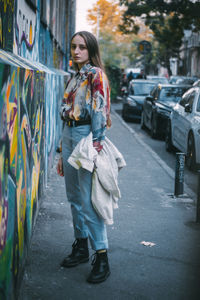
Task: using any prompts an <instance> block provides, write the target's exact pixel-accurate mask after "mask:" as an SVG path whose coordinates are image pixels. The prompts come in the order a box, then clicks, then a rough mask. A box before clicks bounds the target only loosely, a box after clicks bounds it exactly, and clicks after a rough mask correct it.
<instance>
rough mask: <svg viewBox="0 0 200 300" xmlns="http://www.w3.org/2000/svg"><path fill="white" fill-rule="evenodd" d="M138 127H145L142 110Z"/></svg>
mask: <svg viewBox="0 0 200 300" xmlns="http://www.w3.org/2000/svg"><path fill="white" fill-rule="evenodd" d="M140 127H141V129H145V128H146V126H145V123H144V112H142V114H141V123H140Z"/></svg>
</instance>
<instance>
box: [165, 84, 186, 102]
mask: <svg viewBox="0 0 200 300" xmlns="http://www.w3.org/2000/svg"><path fill="white" fill-rule="evenodd" d="M187 89H188V87H185V88H183V87H166V88H162V89H161V91H160V95H159V101H174V102H178V101H179V100H180V99H181V97H182V95H183V94H184V93H185V91H186V90H187Z"/></svg>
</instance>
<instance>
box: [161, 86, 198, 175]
mask: <svg viewBox="0 0 200 300" xmlns="http://www.w3.org/2000/svg"><path fill="white" fill-rule="evenodd" d="M165 143H166V150H167V151H171V150H172V149H173V147H175V148H176V149H178V150H179V151H181V152H183V153H185V154H186V165H187V166H188V168H189V169H192V170H194V169H196V167H197V166H198V165H200V87H192V88H190V89H189V90H188V91H186V93H185V94H184V95H183V96H182V98H181V100H180V101H179V102H178V103H177V104H176V105H175V106H174V108H173V110H172V112H171V114H170V118H169V122H168V126H167V134H166V140H165Z"/></svg>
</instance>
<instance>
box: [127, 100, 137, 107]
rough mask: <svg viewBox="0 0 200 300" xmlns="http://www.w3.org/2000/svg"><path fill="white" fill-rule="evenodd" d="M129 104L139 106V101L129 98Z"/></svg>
mask: <svg viewBox="0 0 200 300" xmlns="http://www.w3.org/2000/svg"><path fill="white" fill-rule="evenodd" d="M127 102H128V104H129V105H130V106H137V102H136V101H135V100H130V99H128V101H127Z"/></svg>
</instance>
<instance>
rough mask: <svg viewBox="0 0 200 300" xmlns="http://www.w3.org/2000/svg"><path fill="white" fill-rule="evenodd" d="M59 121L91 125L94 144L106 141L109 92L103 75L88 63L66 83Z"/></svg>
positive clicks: (106, 80)
mask: <svg viewBox="0 0 200 300" xmlns="http://www.w3.org/2000/svg"><path fill="white" fill-rule="evenodd" d="M60 115H61V118H62V120H64V121H65V120H67V119H73V120H76V121H82V120H84V121H86V120H88V121H91V131H92V134H93V142H101V141H102V140H104V139H105V131H106V125H107V120H108V119H109V117H110V89H109V83H108V79H107V77H106V75H105V73H104V72H103V71H102V70H101V69H100V68H98V67H94V66H91V65H90V64H89V63H88V64H86V65H84V66H83V67H82V68H81V70H79V71H78V72H77V73H76V74H75V76H74V77H72V79H71V80H70V81H69V82H68V85H67V87H66V89H65V93H64V98H63V101H62V105H61V109H60Z"/></svg>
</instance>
